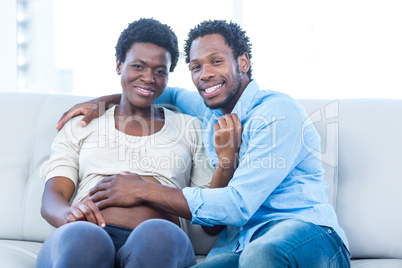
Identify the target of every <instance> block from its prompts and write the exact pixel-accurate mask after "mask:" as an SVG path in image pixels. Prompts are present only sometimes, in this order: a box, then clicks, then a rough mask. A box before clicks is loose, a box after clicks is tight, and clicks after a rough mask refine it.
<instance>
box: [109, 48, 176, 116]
mask: <svg viewBox="0 0 402 268" xmlns="http://www.w3.org/2000/svg"><path fill="white" fill-rule="evenodd" d="M116 64H117V66H116V71H117V74H118V75H121V86H122V88H123V98H125V100H126V101H128V102H129V103H130V104H131V105H133V106H135V107H138V108H147V107H149V106H151V105H152V104H153V103H154V102H155V100H156V99H157V98H158V97H159V96H160V95H161V94H162V92H163V90H164V89H165V88H166V85H167V82H168V76H169V68H170V65H171V56H170V53H169V52H168V51H167V50H166V49H164V48H162V47H159V46H157V45H154V44H151V43H134V44H133V45H132V46H131V48H130V50H129V51H128V52H127V54H126V60H125V61H124V62H120V61H117V62H116Z"/></svg>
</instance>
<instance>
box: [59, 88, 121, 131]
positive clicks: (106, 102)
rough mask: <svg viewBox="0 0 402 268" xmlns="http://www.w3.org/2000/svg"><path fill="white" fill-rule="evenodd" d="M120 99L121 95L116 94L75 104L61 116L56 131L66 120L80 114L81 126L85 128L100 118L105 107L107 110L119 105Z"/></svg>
mask: <svg viewBox="0 0 402 268" xmlns="http://www.w3.org/2000/svg"><path fill="white" fill-rule="evenodd" d="M120 98H121V95H120V94H116V95H109V96H103V97H100V98H96V99H93V100H90V101H87V102H83V103H79V104H76V105H74V106H73V107H72V108H71V109H70V110H68V111H67V112H65V113H64V114H63V116H62V117H61V118H60V120H59V122H58V123H57V126H56V129H57V130H58V131H60V130H61V129H62V128H63V126H64V125H65V124H66V123H67V121H68V120H70V119H71V118H73V117H75V116H77V115H81V114H82V115H84V117H83V118H82V120H81V126H83V127H85V126H86V125H88V124H89V123H90V122H91V121H92V120H93V119H95V118H98V117H99V116H101V115H102V114H103V113H104V112H105V110H106V107H107V108H109V107H111V106H113V105H115V104H119V103H120Z"/></svg>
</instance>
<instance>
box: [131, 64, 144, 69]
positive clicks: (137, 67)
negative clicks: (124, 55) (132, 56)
mask: <svg viewBox="0 0 402 268" xmlns="http://www.w3.org/2000/svg"><path fill="white" fill-rule="evenodd" d="M132 67H133V68H134V69H137V70H142V66H141V65H138V64H133V65H132Z"/></svg>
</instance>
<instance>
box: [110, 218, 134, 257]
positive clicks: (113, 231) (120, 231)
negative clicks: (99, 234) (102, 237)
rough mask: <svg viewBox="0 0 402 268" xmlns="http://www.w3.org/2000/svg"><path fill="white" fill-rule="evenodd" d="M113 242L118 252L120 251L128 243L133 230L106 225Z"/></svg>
mask: <svg viewBox="0 0 402 268" xmlns="http://www.w3.org/2000/svg"><path fill="white" fill-rule="evenodd" d="M104 230H105V231H106V232H107V233H108V234H109V236H110V238H111V239H112V241H113V244H114V247H115V249H116V251H118V250H119V249H120V248H121V247H122V246H123V245H124V244H125V243H126V241H127V239H128V237H129V236H130V234H131V232H132V231H133V229H131V228H127V227H121V226H115V225H110V224H106V227H105V229H104Z"/></svg>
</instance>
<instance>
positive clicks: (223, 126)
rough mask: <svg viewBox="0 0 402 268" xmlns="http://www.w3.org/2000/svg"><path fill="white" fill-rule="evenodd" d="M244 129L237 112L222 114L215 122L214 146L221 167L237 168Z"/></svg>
mask: <svg viewBox="0 0 402 268" xmlns="http://www.w3.org/2000/svg"><path fill="white" fill-rule="evenodd" d="M242 130H243V128H242V125H241V122H240V120H239V118H238V117H237V115H236V114H226V115H224V116H221V117H219V118H218V122H217V123H215V124H214V146H215V152H216V154H217V155H218V166H219V167H221V168H232V169H236V168H237V164H238V160H239V149H240V145H241V134H242Z"/></svg>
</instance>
